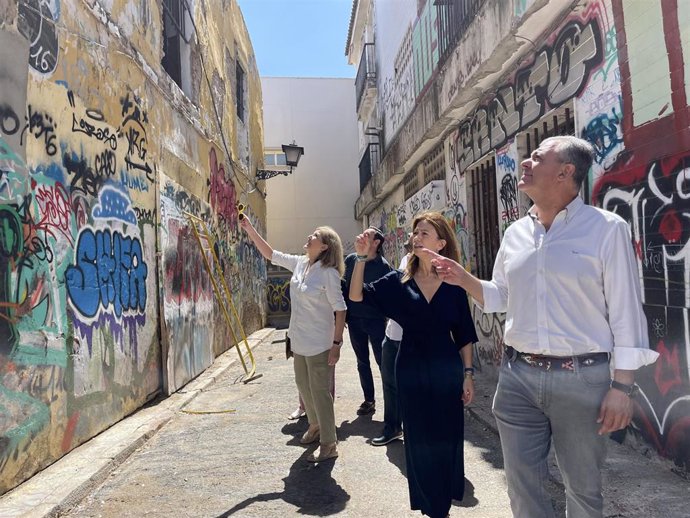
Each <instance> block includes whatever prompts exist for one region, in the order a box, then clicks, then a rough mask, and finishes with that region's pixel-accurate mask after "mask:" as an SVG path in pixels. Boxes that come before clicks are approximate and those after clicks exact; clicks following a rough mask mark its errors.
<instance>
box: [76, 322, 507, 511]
mask: <svg viewBox="0 0 690 518" xmlns="http://www.w3.org/2000/svg"><path fill="white" fill-rule="evenodd" d="M284 335H285V332H284V331H275V332H274V333H273V334H272V336H271V337H270V338H269V339H268V340H266V341H264V342H263V344H261V345H260V346H259V347H258V348H257V349H256V350H255V355H256V358H257V363H258V366H259V367H258V370H259V371H260V372H261V373H262V374H263V376H262V377H261V378H259V379H257V380H255V381H252V382H250V383H248V384H246V385H245V384H242V383H240V382H238V381H237V378H238V376H239V373H240V369H239V365H237V364H234V365H232V366H231V367H230V368H229V369H227V370H226V371H225V373H224V374H223V375H222V376H221V378H220V379H218V380H217V381H216V383H214V384H212V385H210V386H209V387H208V388H207V389H206V390H205V391H204V392H202V393H201V394H199V395H198V396H197V397H196V398H195V399H193V400H192V401H191V403H190V404H189V405H187V406H186V407H185V408H184V409H183V411H181V412H178V413H177V415H176V417H175V418H173V419H172V420H171V421H170V422H169V423H168V424H167V425H165V426H164V427H163V428H162V429H161V430H160V431H159V432H158V433H157V434H156V435H155V436H154V437H153V438H152V439H151V440H149V441H148V442H147V443H146V444H145V445H144V446H143V447H141V448H140V449H138V450H137V451H136V452H135V453H134V454H133V455H132V456H131V457H130V458H129V459H127V460H126V461H125V462H124V463H123V464H122V465H121V466H119V467H118V468H117V469H116V470H115V471H114V472H113V473H112V474H111V475H110V476H109V477H108V478H107V480H106V482H105V483H104V484H103V485H101V486H100V487H98V488H95V490H94V491H93V492H92V493H91V494H90V495H89V496H88V497H87V498H85V499H84V500H83V501H82V502H81V503H80V504H79V505H78V506H77V507H76V508H74V509H72V510H71V511H70V512H69V513H68V514H66V515H63V516H69V517H94V518H95V517H124V516H133V517H134V516H136V517H139V516H161V517H162V516H166V517H178V516H180V517H181V516H189V517H226V516H237V517H261V518H269V517H287V516H297V515H310V516H352V517H362V518H365V517H373V516H380V517H391V518H392V517H396V518H397V517H406V516H410V517H411V516H421V515H420V514H419V513H413V512H411V511H410V510H409V504H408V496H407V482H406V479H405V460H404V453H403V443H402V442H400V441H397V442H393V443H391V444H389V445H387V446H383V447H374V446H371V445H370V444H368V442H369V441H370V440H371V439H372V438H373V437H376V436H377V435H378V434H379V432H380V431H381V427H382V423H381V421H382V419H383V401H382V396H381V391H380V378H379V377H378V376H377V397H378V398H379V400H378V402H377V403H378V408H377V411H376V413H375V414H373V416H363V417H359V416H357V415H356V412H355V411H356V409H357V407H358V406H359V404H360V403H361V390H360V388H359V378H358V376H357V368H356V363H355V357H354V354H353V352H352V348H351V346H350V344H349V341H346V343H345V344H344V346H343V353H342V357H341V361H340V363H339V364H338V367H337V371H336V422H337V423H339V429H338V438H339V440H340V446H339V448H340V457H339V458H338V459H336V460H335V461H327V462H324V463H321V464H319V465H311V464H309V463H308V462H307V461H306V457H307V455H308V454H309V453H311V452H312V450H313V449H315V447H314V446H313V445H312V446H311V447H304V446H302V445H300V444H299V437H300V436H301V434H302V433H303V432H304V431H305V430H306V426H307V423H306V419H301V420H299V421H298V422H295V421H288V420H287V415H288V414H289V413H290V412H291V411H292V410H294V408H295V406H296V403H297V394H296V389H295V386H294V382H293V374H292V360H290V361H286V360H285V357H284V344H283V343H282V342H276V341H277V340H280V339H281V338H282V337H283V336H284ZM345 335H346V338H347V333H345ZM230 352H231V353H232V354H234V351H230ZM372 362H373V358H372ZM376 374H378V373H376ZM233 410H234V412H232V411H233ZM185 411H186V412H190V413H185ZM214 411H216V412H224V413H215V414H213V413H203V412H214ZM226 411H227V412H226ZM196 412H201V413H196ZM465 434H466V435H465V462H466V478H467V491H466V497H465V500H464V502H463V503H462V504H460V507H461V508H459V507H457V506H454V507H453V508H452V509H451V516H454V517H459V516H468V517H469V516H476V517H482V518H492V517H496V518H498V517H508V516H510V512H509V507H508V496H507V494H506V485H505V479H504V476H503V471H502V457H501V454H500V446H499V441H498V437H497V436H496V435H495V434H494V433H493V432H492V431H491V430H489V429H487V428H486V427H485V426H483V425H482V424H481V423H480V422H478V421H477V420H475V419H473V418H471V417H469V416H468V418H467V420H466V428H465Z"/></svg>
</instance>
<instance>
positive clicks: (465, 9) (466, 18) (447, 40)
mask: <svg viewBox="0 0 690 518" xmlns="http://www.w3.org/2000/svg"><path fill="white" fill-rule="evenodd" d="M483 3H484V0H435V1H434V5H435V6H436V9H437V11H436V12H437V15H438V47H439V48H438V52H439V64H441V63H443V62H444V61H445V60H446V58H447V57H448V56H449V55H450V53H451V52H453V50H454V49H455V46H456V44H457V43H458V41H460V38H461V37H462V36H463V35H464V34H465V32H466V31H467V28H468V27H469V26H470V24H471V23H472V20H474V18H475V16H477V13H478V12H479V9H480V8H481V6H482V4H483Z"/></svg>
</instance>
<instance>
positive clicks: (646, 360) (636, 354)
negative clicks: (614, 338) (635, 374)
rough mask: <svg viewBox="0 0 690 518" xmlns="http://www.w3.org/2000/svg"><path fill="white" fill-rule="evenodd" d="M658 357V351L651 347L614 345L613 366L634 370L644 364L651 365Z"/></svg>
mask: <svg viewBox="0 0 690 518" xmlns="http://www.w3.org/2000/svg"><path fill="white" fill-rule="evenodd" d="M658 357H659V353H658V352H656V351H652V350H651V349H642V348H640V347H614V348H613V361H612V364H613V368H614V369H620V370H624V371H636V370H637V369H639V368H640V367H644V366H645V365H651V364H652V363H654V362H655V361H656V360H657V358H658Z"/></svg>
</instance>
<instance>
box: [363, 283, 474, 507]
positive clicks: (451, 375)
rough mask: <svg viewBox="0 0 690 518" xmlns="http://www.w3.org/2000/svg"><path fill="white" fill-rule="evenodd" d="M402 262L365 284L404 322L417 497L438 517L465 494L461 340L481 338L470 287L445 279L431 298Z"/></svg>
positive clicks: (403, 399)
mask: <svg viewBox="0 0 690 518" xmlns="http://www.w3.org/2000/svg"><path fill="white" fill-rule="evenodd" d="M402 277H403V273H402V272H400V271H398V270H394V271H392V272H390V273H389V274H387V275H385V276H384V277H382V278H381V279H379V280H377V281H375V282H373V283H370V284H365V285H364V299H365V301H366V302H367V303H369V304H372V305H374V306H376V307H378V308H379V309H380V310H381V312H382V313H383V314H384V315H386V316H387V317H389V318H392V319H393V320H395V321H396V322H397V323H398V324H400V326H401V327H402V328H403V339H402V342H401V344H400V351H399V353H398V358H397V360H396V364H395V378H396V382H397V384H398V398H399V400H400V401H399V403H400V409H401V413H402V418H403V426H404V430H405V459H406V466H407V483H408V486H409V490H410V505H411V507H412V509H413V510H419V511H422V513H424V514H426V515H428V516H431V517H433V518H436V517H444V518H445V516H446V515H447V514H448V511H449V510H450V506H451V500H462V496H463V492H464V489H465V472H464V471H465V470H464V463H463V438H464V437H463V436H464V419H463V417H464V416H463V403H462V382H463V374H464V372H463V364H462V358H461V357H460V347H462V346H464V345H465V344H468V343H473V342H476V341H477V334H476V332H475V329H474V322H473V321H472V315H471V314H470V308H469V303H468V301H467V294H466V293H465V290H463V289H462V288H460V287H458V286H452V285H450V284H446V283H442V284H441V286H440V287H439V288H438V290H437V291H436V293H435V294H434V296H433V298H432V299H431V302H427V300H426V299H425V298H424V295H423V294H422V292H421V291H420V289H419V287H418V286H417V284H416V283H415V281H414V280H409V281H407V282H406V283H404V284H403V283H402Z"/></svg>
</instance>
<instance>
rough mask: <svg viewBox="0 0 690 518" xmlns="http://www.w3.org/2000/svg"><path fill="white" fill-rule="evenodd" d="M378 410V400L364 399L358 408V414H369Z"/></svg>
mask: <svg viewBox="0 0 690 518" xmlns="http://www.w3.org/2000/svg"><path fill="white" fill-rule="evenodd" d="M374 412H376V402H374V401H364V402H363V403H362V404H361V405H359V408H358V409H357V415H367V414H373V413H374Z"/></svg>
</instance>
